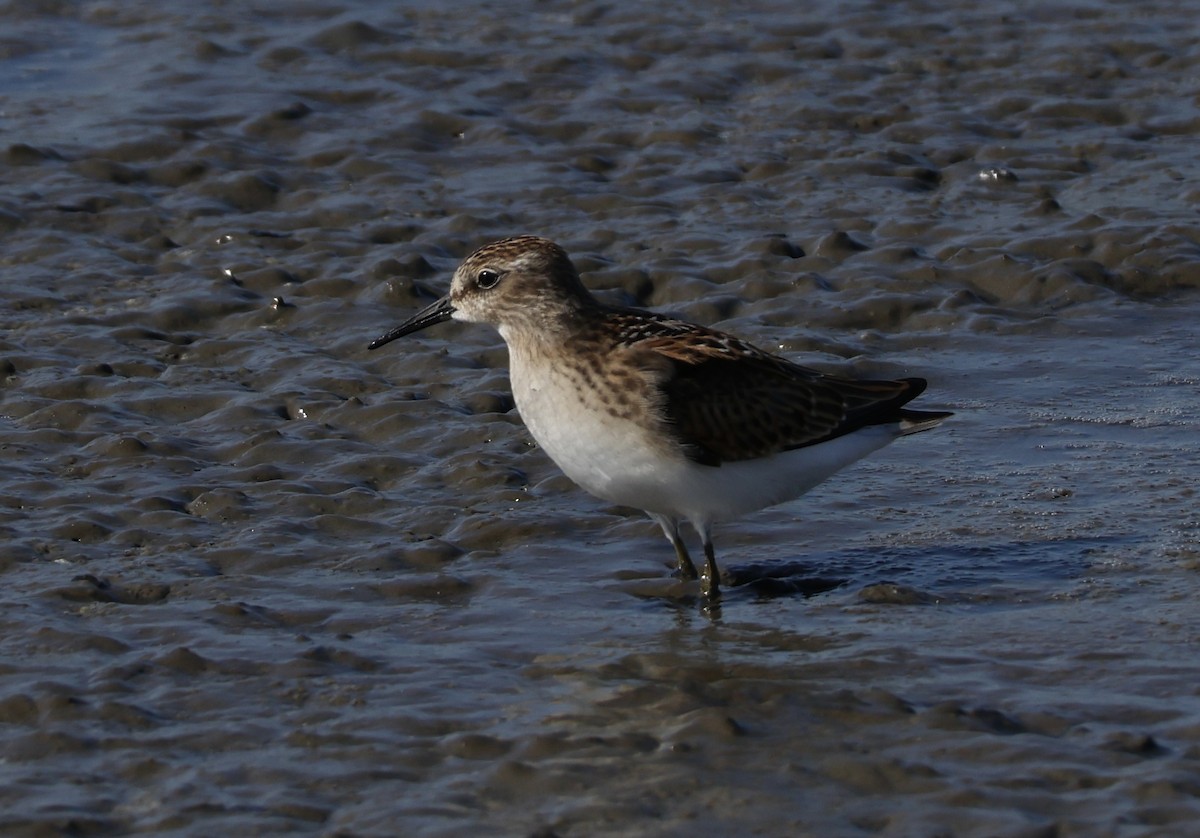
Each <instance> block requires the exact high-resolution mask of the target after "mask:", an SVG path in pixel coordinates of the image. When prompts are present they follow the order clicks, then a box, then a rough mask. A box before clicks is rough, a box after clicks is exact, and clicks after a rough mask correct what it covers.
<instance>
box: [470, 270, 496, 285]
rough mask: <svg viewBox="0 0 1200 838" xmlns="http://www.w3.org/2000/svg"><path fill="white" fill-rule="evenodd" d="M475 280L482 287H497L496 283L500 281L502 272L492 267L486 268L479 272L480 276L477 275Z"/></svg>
mask: <svg viewBox="0 0 1200 838" xmlns="http://www.w3.org/2000/svg"><path fill="white" fill-rule="evenodd" d="M475 281H476V282H477V283H478V284H479V287H480V288H495V287H496V283H497V282H499V281H500V272H499V271H493V270H492V269H491V268H484V269H483V270H482V271H480V272H479V276H477V277H475Z"/></svg>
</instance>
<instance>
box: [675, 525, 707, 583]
mask: <svg viewBox="0 0 1200 838" xmlns="http://www.w3.org/2000/svg"><path fill="white" fill-rule="evenodd" d="M671 546H673V547H674V548H675V557H676V559H678V561H677V562H676V565H675V572H676V573H678V574H679V578H680V579H687V580H691V579H698V578H699V577H700V574H698V573H696V566H695V565H694V564H692V557H691V556H689V555H688V551H687V547H685V546H684V544H683V539H682V538H680V537H679V536H678V535H675V536H674V537H673V538H672V539H671Z"/></svg>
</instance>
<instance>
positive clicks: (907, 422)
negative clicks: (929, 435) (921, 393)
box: [900, 410, 954, 436]
mask: <svg viewBox="0 0 1200 838" xmlns="http://www.w3.org/2000/svg"><path fill="white" fill-rule="evenodd" d="M953 415H954V414H953V413H951V412H949V411H944V410H901V411H900V436H908V435H909V434H919V433H920V432H921V431H928V430H930V429H932V428H936V427H937V426H938V425H940V424H942V420H943V419H948V418H949V417H951V416H953Z"/></svg>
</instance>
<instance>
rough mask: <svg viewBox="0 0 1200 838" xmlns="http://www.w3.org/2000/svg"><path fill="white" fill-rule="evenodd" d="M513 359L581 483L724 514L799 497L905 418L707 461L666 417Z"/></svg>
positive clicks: (673, 512)
mask: <svg viewBox="0 0 1200 838" xmlns="http://www.w3.org/2000/svg"><path fill="white" fill-rule="evenodd" d="M538 366H539V369H538V370H537V371H536V374H534V375H531V374H530V370H528V369H522V365H521V364H520V363H519V362H517V360H516V359H514V363H513V365H512V383H513V394H514V398H515V400H516V403H517V409H518V410H519V411H520V413H521V418H522V419H523V420H524V422H525V425H526V426H527V427H528V428H529V431H530V433H532V434H533V438H534V439H535V440H537V442H538V445H540V446H541V447H542V449H543V450H544V451H545V452H546V453H547V454H549V455H550V458H551V459H552V460H554V462H555V463H556V464H557V465H558V467H559V468H561V469H562V470H563V472H564V473H565V474H566V475H567V477H569V478H571V480H573V481H574V482H575V483H577V484H578V485H579V486H580V487H582V488H583V489H585V490H586V491H588V492H590V493H591V494H593V495H596V496H597V497H600V498H603V499H604V500H607V501H609V502H611V503H616V504H620V505H622V506H632V507H635V508H637V509H643V510H646V511H647V512H653V513H659V514H662V515H667V516H670V517H672V518H686V519H689V520H692V521H698V520H707V521H718V520H723V519H728V518H733V517H737V516H739V515H743V514H745V513H747V512H752V511H754V510H757V509H763V508H764V507H767V506H773V505H774V504H778V503H783V502H784V501H788V500H792V499H793V498H796V497H799V496H800V495H802V494H804V493H805V492H807V491H808V490H809V489H811V488H813V487H814V486H816V485H817V484H818V483H821V482H822V481H824V480H825V479H827V478H828V477H830V476H831V475H833V474H835V473H836V472H838V471H840V470H841V469H843V468H845V467H846V466H847V465H849V464H850V463H853V462H855V461H856V460H859V459H861V458H862V457H865V456H866V455H867V454H870V453H871V452H872V451H876V450H878V449H879V448H882V447H883V446H884V445H886V444H887V443H889V442H891V441H892V440H893V439H895V437H896V435H897V433H898V431H899V427H898V425H896V426H891V425H889V426H876V427H871V428H864V429H863V430H860V431H857V432H855V433H852V434H848V435H846V436H844V437H839V438H838V439H835V440H832V441H830V442H827V443H823V444H821V445H816V446H809V447H807V448H799V449H796V450H794V451H785V452H783V453H780V454H776V455H774V456H771V457H765V458H761V459H757V460H744V461H739V462H727V463H723V464H722V465H719V466H706V465H701V464H699V463H696V462H693V461H691V460H689V459H688V458H687V457H686V456H685V455H684V452H683V450H682V448H680V447H679V446H678V445H677V444H676V443H675V442H674V441H673V440H671V439H670V438H669V437H667V436H663V435H662V428H661V426H656V425H648V424H643V423H642V422H638V421H635V418H622V417H619V416H616V415H614V414H613V413H611V412H607V411H605V410H603V409H602V408H601V407H600V406H599V405H598V404H596V402H595V401H594V400H588V399H585V398H581V397H580V389H579V383H578V381H575V380H572V379H571V378H570V377H569V376H568V375H567V374H565V373H562V372H561V371H557V370H554V369H549V368H547V367H546V366H544V365H538Z"/></svg>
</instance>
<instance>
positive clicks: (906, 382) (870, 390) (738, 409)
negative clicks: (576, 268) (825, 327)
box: [612, 311, 925, 465]
mask: <svg viewBox="0 0 1200 838" xmlns="http://www.w3.org/2000/svg"><path fill="white" fill-rule="evenodd" d="M612 317H613V319H614V320H615V321H616V324H617V325H618V327H619V331H620V333H621V339H620V341H619V343H621V344H622V345H625V346H628V347H629V349H630V350H631V351H634V352H636V353H638V354H639V355H641V356H642V360H643V366H644V367H645V368H647V369H653V370H656V371H657V374H658V386H659V388H660V390H661V392H662V396H663V402H662V404H663V413H664V418H665V420H666V422H667V424H668V426H669V427H670V428H671V429H673V430H674V432H675V433H676V435H677V436H678V439H679V442H680V443H681V444H682V445H683V446H684V449H685V451H687V453H688V456H689V457H690V458H691V459H693V460H694V461H696V462H699V463H704V464H706V465H720V463H722V462H730V461H736V460H751V459H756V458H759V457H766V456H769V455H771V454H776V453H778V452H780V451H787V450H791V449H795V448H803V447H805V446H807V445H815V444H817V443H820V442H824V441H826V440H829V439H833V438H835V437H838V436H841V435H843V434H848V433H851V432H853V431H856V430H858V429H860V428H863V427H866V426H868V425H876V424H886V423H891V422H900V421H901V419H902V418H903V416H902V411H901V408H902V406H903V405H904V404H906V403H907V402H909V401H911V400H912V399H914V398H916V397H917V396H918V395H919V394H920V393H921V391H922V390H924V389H925V381H924V380H923V379H920V378H905V379H900V380H896V381H870V380H854V379H848V378H841V377H839V376H833V375H827V374H824V373H821V372H818V371H816V370H812V369H809V368H807V367H803V366H800V365H799V364H794V363H792V362H791V361H788V360H786V359H784V358H781V357H779V356H777V355H772V354H770V353H767V352H764V351H762V350H761V349H758V348H757V347H755V346H753V345H751V344H749V343H746V342H744V341H741V340H739V339H737V338H735V337H733V336H731V335H727V334H724V333H722V332H717V331H714V330H712V329H706V328H704V327H702V326H695V325H693V324H690V323H685V322H683V321H680V320H673V319H671V318H668V317H663V316H661V315H653V316H652V317H650V318H647V317H646V313H645V312H640V311H639V312H636V316H635V315H634V312H628V313H625V312H622V311H614V312H613V314H612ZM908 413H912V411H908Z"/></svg>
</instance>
